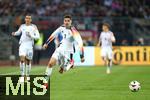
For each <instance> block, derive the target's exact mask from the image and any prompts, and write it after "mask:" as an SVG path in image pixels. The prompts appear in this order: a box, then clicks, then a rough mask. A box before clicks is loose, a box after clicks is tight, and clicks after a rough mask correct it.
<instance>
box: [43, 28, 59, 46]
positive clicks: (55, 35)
mask: <svg viewBox="0 0 150 100" xmlns="http://www.w3.org/2000/svg"><path fill="white" fill-rule="evenodd" d="M60 32H61V27H59V28H57V29H56V30H55V31H54V32H53V33H52V34H51V35H50V36H49V38H48V39H47V41H46V43H45V44H49V43H50V42H51V41H52V40H53V39H54V38H56V37H57V36H58V34H59V33H60Z"/></svg>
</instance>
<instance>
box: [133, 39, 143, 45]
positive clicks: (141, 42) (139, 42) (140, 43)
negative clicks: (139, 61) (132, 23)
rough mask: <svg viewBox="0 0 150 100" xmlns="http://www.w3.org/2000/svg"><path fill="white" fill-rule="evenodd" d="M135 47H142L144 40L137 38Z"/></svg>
mask: <svg viewBox="0 0 150 100" xmlns="http://www.w3.org/2000/svg"><path fill="white" fill-rule="evenodd" d="M135 45H137V46H143V45H144V39H143V38H139V39H138V40H137V41H136V43H135Z"/></svg>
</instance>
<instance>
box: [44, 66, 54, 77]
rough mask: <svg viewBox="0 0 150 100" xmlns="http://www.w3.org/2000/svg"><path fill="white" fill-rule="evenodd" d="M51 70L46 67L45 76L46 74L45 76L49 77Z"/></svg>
mask: <svg viewBox="0 0 150 100" xmlns="http://www.w3.org/2000/svg"><path fill="white" fill-rule="evenodd" d="M52 69H53V68H49V67H47V68H46V73H45V74H46V75H47V76H51V74H52Z"/></svg>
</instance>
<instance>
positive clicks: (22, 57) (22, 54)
mask: <svg viewBox="0 0 150 100" xmlns="http://www.w3.org/2000/svg"><path fill="white" fill-rule="evenodd" d="M26 53H27V49H26V48H25V47H24V46H22V45H21V46H20V47H19V57H20V60H21V61H25V57H26Z"/></svg>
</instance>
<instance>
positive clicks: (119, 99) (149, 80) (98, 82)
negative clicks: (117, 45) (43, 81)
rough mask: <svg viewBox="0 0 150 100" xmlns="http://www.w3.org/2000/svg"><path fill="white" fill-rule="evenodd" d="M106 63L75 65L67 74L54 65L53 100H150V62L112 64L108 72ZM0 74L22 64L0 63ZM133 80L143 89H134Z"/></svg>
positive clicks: (35, 69)
mask: <svg viewBox="0 0 150 100" xmlns="http://www.w3.org/2000/svg"><path fill="white" fill-rule="evenodd" d="M45 69H46V68H45V67H43V66H33V67H32V70H31V74H44V72H45ZM105 70H106V69H105V67H97V66H95V67H76V68H75V69H70V70H69V71H68V72H66V73H64V74H59V73H58V67H56V68H54V70H53V74H52V77H51V80H50V81H51V84H50V85H51V88H50V90H51V97H50V98H51V100H150V66H121V65H119V66H113V68H112V73H111V74H110V75H107V74H106V73H105ZM0 74H5V75H6V74H8V75H12V74H19V67H0ZM132 80H137V81H139V82H140V83H141V90H139V91H138V92H131V91H130V90H129V88H128V84H129V82H130V81H132Z"/></svg>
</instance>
